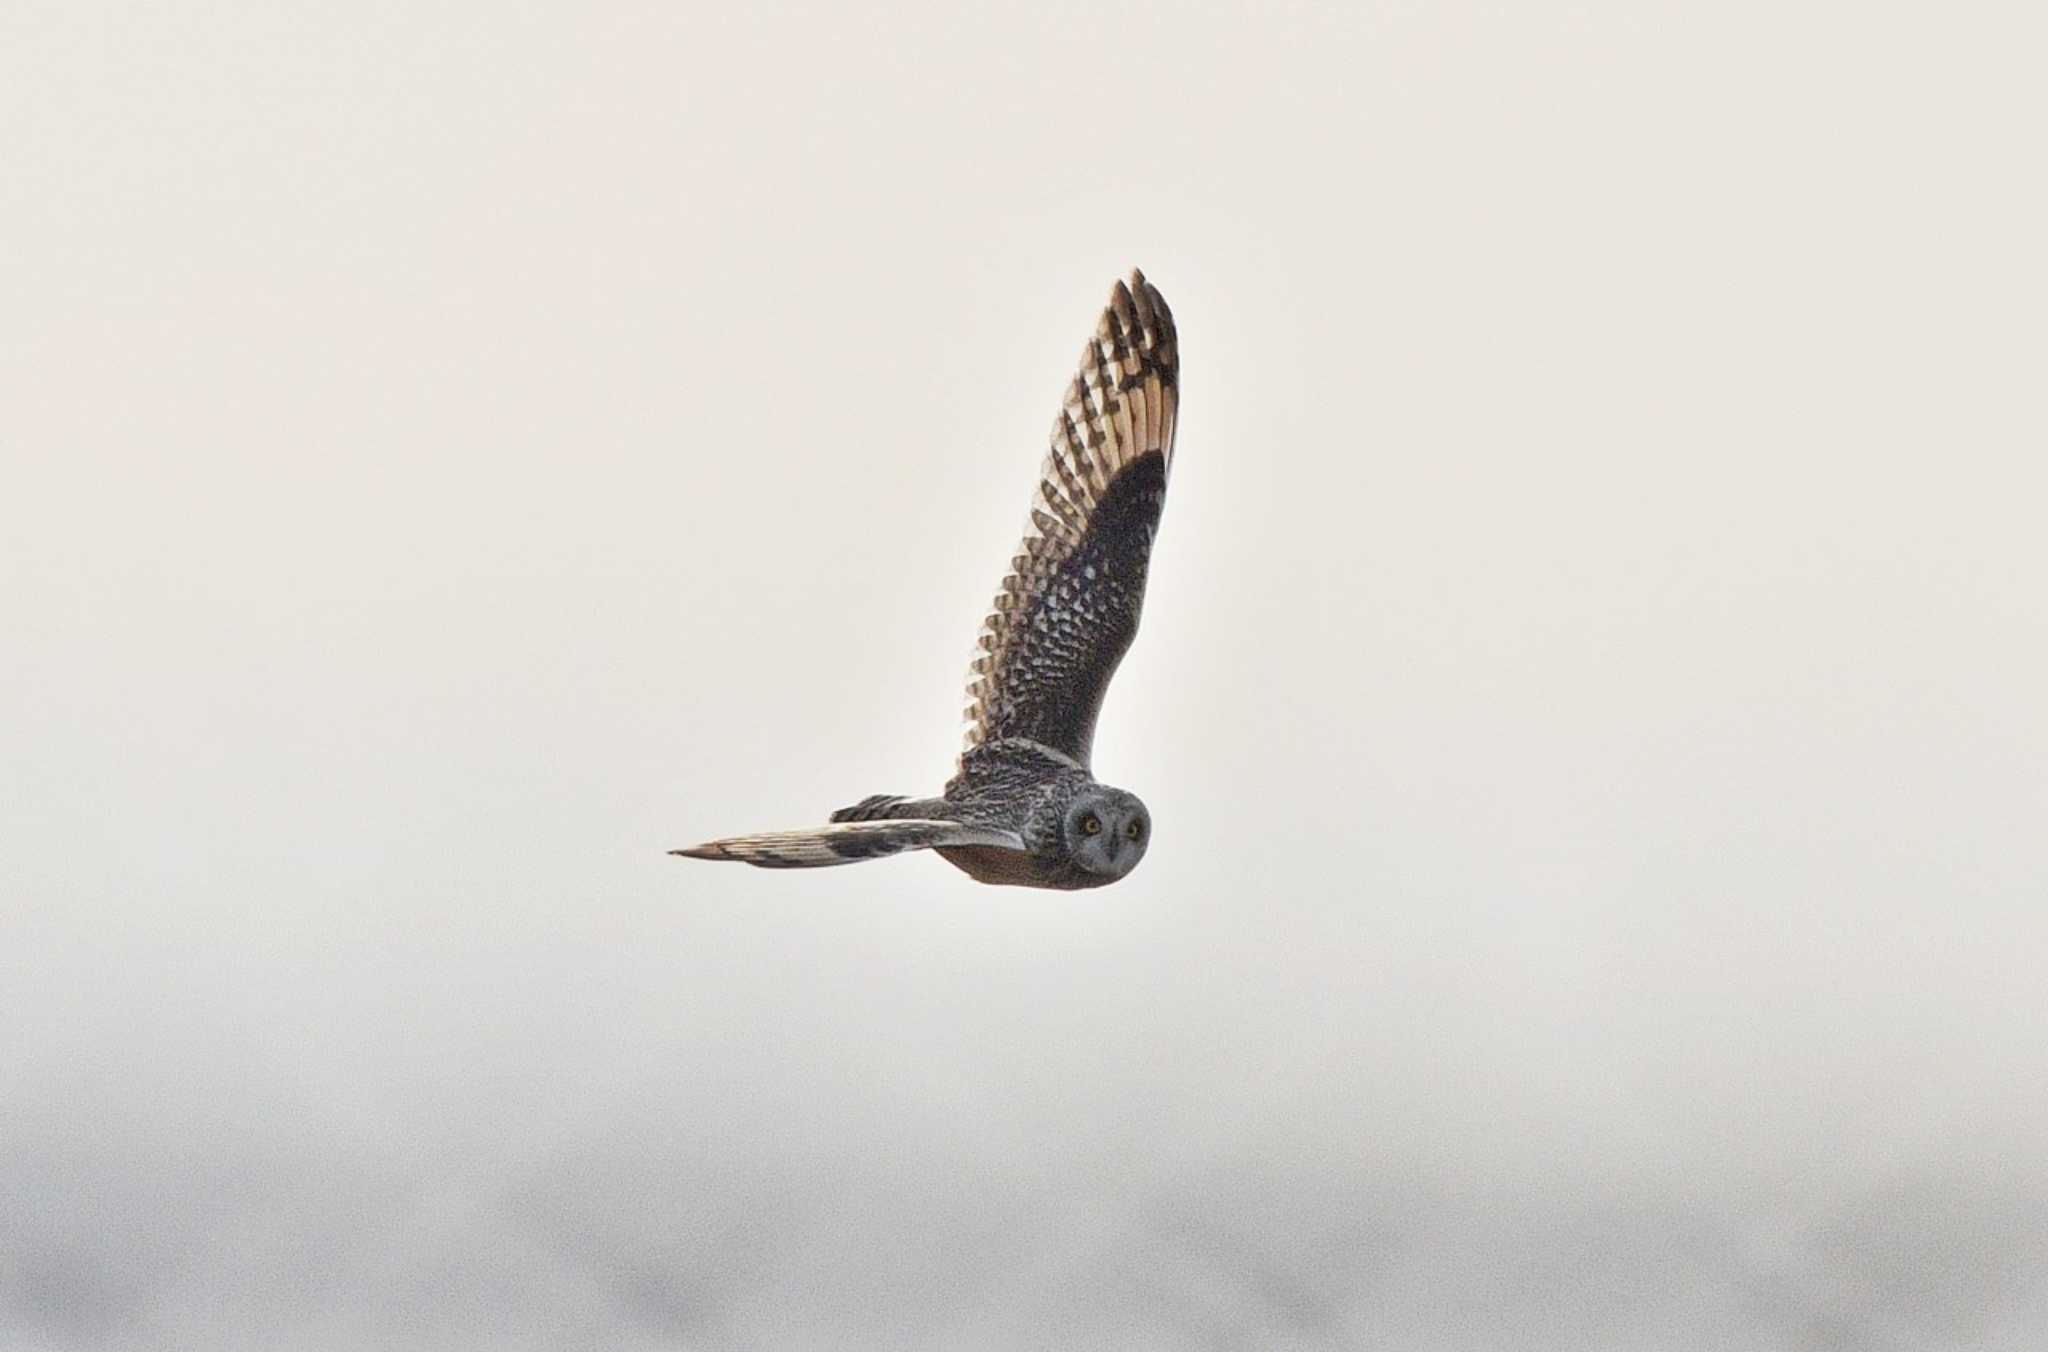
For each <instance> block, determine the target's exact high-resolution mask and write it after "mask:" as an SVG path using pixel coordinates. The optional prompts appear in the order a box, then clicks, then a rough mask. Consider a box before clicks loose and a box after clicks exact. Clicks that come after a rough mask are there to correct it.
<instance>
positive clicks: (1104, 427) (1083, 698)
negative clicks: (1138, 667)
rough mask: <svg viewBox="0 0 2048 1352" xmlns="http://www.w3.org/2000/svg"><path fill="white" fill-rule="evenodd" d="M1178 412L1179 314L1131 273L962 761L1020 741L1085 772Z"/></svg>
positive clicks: (1070, 394) (1049, 483) (1131, 625)
mask: <svg viewBox="0 0 2048 1352" xmlns="http://www.w3.org/2000/svg"><path fill="white" fill-rule="evenodd" d="M1179 402H1180V353H1179V347H1178V344H1177V342H1176V339H1175V335H1174V329H1173V315H1172V314H1171V313H1170V312H1169V311H1168V310H1167V308H1166V301H1165V299H1164V298H1163V297H1162V296H1161V295H1160V294H1159V291H1158V289H1157V288H1155V287H1154V286H1152V285H1151V283H1149V282H1147V281H1146V280H1145V275H1144V274H1143V273H1142V272H1138V271H1135V270H1134V271H1133V272H1132V273H1131V279H1130V282H1129V284H1128V285H1126V284H1125V283H1123V282H1118V283H1117V284H1116V289H1115V290H1114V291H1112V292H1111V293H1110V297H1109V303H1108V305H1107V306H1105V307H1104V309H1103V312H1102V318H1101V320H1100V321H1099V322H1098V323H1097V324H1096V326H1095V336H1094V337H1093V338H1092V339H1090V340H1089V342H1088V345H1087V346H1086V347H1085V348H1083V349H1082V352H1081V363H1080V370H1079V371H1078V372H1077V373H1076V374H1075V376H1074V379H1073V382H1072V383H1071V384H1070V385H1069V386H1068V387H1067V396H1066V400H1065V402H1064V404H1063V405H1062V407H1061V409H1060V413H1059V416H1058V417H1057V418H1055V419H1054V420H1053V425H1052V450H1051V452H1050V453H1049V454H1048V455H1047V456H1046V459H1045V467H1044V468H1043V469H1042V470H1041V471H1040V473H1039V483H1038V492H1037V494H1036V496H1035V497H1034V499H1033V501H1032V504H1031V518H1030V524H1029V527H1028V528H1027V531H1026V534H1025V537H1024V544H1023V547H1022V550H1021V552H1020V553H1019V554H1018V555H1017V557H1016V558H1015V559H1013V560H1011V564H1010V573H1009V575H1008V576H1007V577H1005V578H1004V579H1003V584H1002V588H1001V590H999V591H998V592H997V593H996V599H995V606H994V609H993V610H992V611H991V612H990V613H989V617H988V619H987V620H986V621H984V622H983V624H982V629H981V635H980V638H979V640H978V643H977V646H978V649H979V651H978V652H977V654H976V656H975V659H974V663H973V666H972V668H971V669H970V671H969V674H968V685H967V695H968V703H967V723H968V726H967V738H966V740H967V745H966V748H965V750H964V751H963V752H962V756H963V759H964V757H965V756H966V755H967V754H968V753H971V752H972V751H973V750H974V749H975V748H976V747H978V746H982V745H986V744H988V743H993V742H999V741H1004V740H1008V739H1011V738H1023V739H1027V740H1029V741H1032V742H1036V743H1039V744H1040V745H1041V746H1045V747H1050V748H1052V749H1053V750H1055V751H1058V752H1060V753H1061V754H1063V755H1066V756H1071V757H1073V759H1074V760H1075V761H1077V762H1079V763H1080V764H1081V765H1083V766H1086V765H1087V764H1088V753H1089V748H1090V746H1091V744H1092V743H1093V741H1094V738H1095V720H1096V715H1097V713H1098V712H1099V711H1100V709H1101V706H1102V697H1103V693H1104V692H1105V691H1106V690H1108V688H1109V680H1110V677H1111V676H1113V675H1115V674H1116V668H1117V664H1118V663H1119V662H1121V661H1122V660H1123V656H1124V653H1125V652H1126V651H1128V650H1129V648H1130V646H1131V641H1132V640H1133V639H1134V638H1135V637H1137V632H1138V616H1139V611H1140V609H1141V608H1142V606H1143V603H1144V599H1145V571H1146V567H1147V565H1148V564H1149V563H1150V561H1151V554H1152V540H1153V536H1154V534H1155V533H1156V532H1157V530H1158V528H1159V514H1160V511H1161V509H1162V508H1163V507H1164V506H1165V503H1166V480H1167V472H1168V470H1169V469H1170V468H1171V466H1172V462H1173V431H1174V420H1175V415H1176V413H1177V412H1178V409H1179Z"/></svg>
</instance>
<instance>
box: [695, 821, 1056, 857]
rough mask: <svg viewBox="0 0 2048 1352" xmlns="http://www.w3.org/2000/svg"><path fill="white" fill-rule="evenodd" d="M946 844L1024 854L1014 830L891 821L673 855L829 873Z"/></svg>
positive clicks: (752, 838) (766, 835)
mask: <svg viewBox="0 0 2048 1352" xmlns="http://www.w3.org/2000/svg"><path fill="white" fill-rule="evenodd" d="M940 845H986V846H994V847H996V848H998V849H1009V850H1022V849H1023V848H1024V838H1023V837H1022V836H1019V835H1017V834H1016V833H1015V832H1012V831H998V830H991V829H989V828H987V827H980V826H968V825H965V824H963V823H961V822H947V821H926V820H922V819H919V818H889V819H885V820H881V821H859V822H834V823H833V824H831V825H829V826H813V827H807V828H805V829H803V830H798V831H761V832H757V833H756V834H754V835H747V836H728V837H727V838H725V839H724V840H713V841H707V842H706V843H705V844H702V845H694V846H692V847H690V848H689V849H687V850H670V851H669V853H670V854H679V855H682V856H684V857H685V858H689V859H726V860H731V861H733V862H735V863H741V864H752V865H753V866H754V867H756V868H829V867H831V866H832V865H835V864H858V863H860V862H861V861H862V860H866V859H881V858H884V857H886V856H888V855H892V854H901V853H903V852H904V851H905V850H929V849H932V848H935V847H937V846H940Z"/></svg>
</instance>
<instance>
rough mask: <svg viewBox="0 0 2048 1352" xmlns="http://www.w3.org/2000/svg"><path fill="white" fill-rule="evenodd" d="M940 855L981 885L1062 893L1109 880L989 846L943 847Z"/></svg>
mask: <svg viewBox="0 0 2048 1352" xmlns="http://www.w3.org/2000/svg"><path fill="white" fill-rule="evenodd" d="M939 853H940V854H941V855H943V856H945V860H946V862H947V863H949V864H951V865H952V866H953V867H954V868H957V869H959V870H960V871H961V872H962V873H965V874H966V875H967V876H968V877H970V878H972V879H974V880H975V881H976V882H979V883H992V884H994V885H996V886H998V887H1045V888H1053V889H1056V890H1058V891H1062V892H1071V891H1074V890H1075V889H1077V888H1083V887H1100V886H1101V885H1102V884H1104V883H1106V882H1110V881H1112V880H1111V879H1109V878H1103V877H1096V876H1092V875H1090V874H1088V873H1086V872H1083V871H1082V870H1080V869H1077V868H1075V867H1074V866H1073V865H1072V864H1069V863H1066V862H1063V861H1061V860H1057V859H1045V858H1042V857H1041V856H1039V855H1035V854H1026V853H1024V852H1023V851H1022V850H1005V849H999V848H996V847H994V846H989V845H941V846H940V847H939Z"/></svg>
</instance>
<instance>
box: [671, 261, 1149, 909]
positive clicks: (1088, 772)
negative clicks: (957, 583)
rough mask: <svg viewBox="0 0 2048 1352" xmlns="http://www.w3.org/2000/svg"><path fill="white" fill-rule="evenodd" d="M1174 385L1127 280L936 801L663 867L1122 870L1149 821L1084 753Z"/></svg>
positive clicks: (1053, 456) (987, 632)
mask: <svg viewBox="0 0 2048 1352" xmlns="http://www.w3.org/2000/svg"><path fill="white" fill-rule="evenodd" d="M1179 389H1180V359H1179V340H1178V336H1177V334H1176V332H1175V329H1174V324H1173V316H1172V314H1171V312H1170V311H1169V310H1168V309H1167V307H1166V301H1165V299H1164V298H1163V297H1162V296H1161V295H1160V294H1159V291H1158V289H1157V288H1155V287H1153V286H1152V285H1151V284H1150V283H1149V282H1147V281H1146V280H1145V278H1144V275H1143V274H1142V273H1138V272H1133V273H1132V274H1131V279H1130V283H1129V285H1128V286H1126V285H1125V284H1124V283H1122V282H1119V283H1117V285H1116V287H1115V289H1114V290H1113V291H1112V292H1111V293H1110V299H1109V304H1108V305H1107V306H1106V307H1105V308H1104V310H1103V312H1102V316H1101V318H1100V320H1099V321H1098V322H1097V324H1096V329H1095V335H1094V337H1093V338H1091V339H1090V340H1089V342H1088V345H1087V346H1086V347H1084V348H1083V349H1082V354H1081V364H1080V370H1079V372H1078V373H1077V374H1076V375H1075V377H1074V379H1073V380H1072V381H1071V382H1070V383H1069V385H1068V387H1067V393H1066V398H1065V399H1064V400H1063V401H1062V404H1061V408H1060V413H1059V415H1058V416H1057V417H1056V418H1055V419H1054V421H1053V429H1052V449H1051V452H1050V454H1049V455H1048V456H1047V457H1046V460H1045V465H1044V468H1043V469H1042V470H1041V471H1040V474H1039V483H1038V489H1037V492H1036V493H1035V494H1034V495H1033V498H1032V505H1031V514H1030V518H1029V521H1028V523H1027V528H1026V533H1025V537H1024V543H1023V546H1022V549H1021V552H1019V553H1018V554H1017V555H1016V557H1015V558H1013V559H1012V560H1011V566H1010V571H1009V573H1008V574H1007V575H1006V576H1005V577H1004V578H1003V582H1002V585H1001V588H1000V589H999V590H998V591H997V593H996V599H995V603H994V606H993V608H992V609H991V611H990V613H989V615H988V618H987V619H986V620H985V621H984V622H983V624H982V630H981V634H980V635H979V637H978V638H977V641H976V648H977V652H976V656H975V659H974V662H973V664H972V666H971V667H970V670H969V676H968V704H967V719H968V728H967V737H966V748H965V750H963V751H962V753H961V756H960V761H959V765H958V767H957V772H956V773H955V774H954V776H953V778H952V779H951V780H950V781H948V782H947V784H946V787H945V790H944V792H943V794H942V795H941V796H939V797H937V798H901V797H895V796H891V795H877V796H875V797H871V798H865V799H863V800H861V801H860V802H859V803H856V804H854V805H853V806H852V807H848V808H842V809H840V810H839V811H838V812H835V813H833V814H832V818H831V822H830V823H829V824H828V825H826V826H822V827H814V828H809V829H802V830H795V831H773V832H764V833H761V834H757V835H750V836H733V837H729V838H727V839H724V840H714V841H711V842H709V843H708V844H704V845H699V846H696V847H695V848H693V849H688V850H677V851H674V853H676V854H682V855H688V856H690V857H692V858H698V859H729V860H735V861H738V862H741V863H748V864H753V865H755V866H757V867H761V868H815V867H820V866H825V865H832V864H847V863H855V862H859V861H861V860H867V859H876V858H880V857H882V856H884V855H889V854H897V853H900V852H902V851H905V850H918V849H933V850H937V851H938V852H939V855H940V856H941V857H942V858H944V859H945V860H946V861H947V862H949V863H951V864H952V865H953V866H954V867H956V868H958V869H960V870H961V871H963V872H965V873H966V874H968V876H970V877H972V878H974V879H976V880H977V881H979V882H985V883H999V884H1010V885H1017V886H1025V887H1044V888H1057V889H1063V890H1065V889H1075V888H1085V887H1101V886H1104V885H1106V884H1108V883H1112V882H1115V881H1117V880H1118V879H1120V878H1122V877H1124V876H1125V875H1127V874H1128V873H1129V872H1130V871H1131V870H1132V869H1133V868H1135V867H1136V866H1137V863H1138V861H1139V860H1140V859H1142V858H1143V857H1144V855H1145V851H1146V849H1147V847H1149V845H1150V844H1151V836H1152V822H1151V817H1150V814H1149V813H1147V812H1146V810H1145V805H1144V804H1143V803H1142V802H1140V801H1139V800H1138V798H1137V796H1136V795H1135V794H1132V793H1129V792H1128V791H1126V790H1123V789H1118V788H1114V787H1112V786H1110V785H1107V784H1103V783H1101V782H1100V781H1098V780H1097V779H1096V778H1095V776H1094V773H1093V771H1092V769H1091V767H1090V755H1091V752H1092V749H1093V743H1094V738H1095V723H1096V719H1097V717H1098V715H1099V714H1100V712H1101V707H1102V701H1103V697H1104V695H1105V694H1106V693H1107V692H1108V689H1109V682H1110V678H1111V677H1112V676H1114V675H1115V673H1116V669H1117V667H1118V665H1119V664H1120V663H1121V662H1122V661H1123V657H1124V654H1125V653H1126V652H1128V651H1129V650H1130V646H1131V643H1132V641H1133V640H1134V639H1135V638H1136V637H1137V632H1138V620H1139V617H1140V613H1141V611H1142V609H1143V606H1144V598H1145V581H1146V576H1147V573H1148V570H1149V567H1150V564H1151V558H1152V546H1153V541H1154V539H1155V537H1156V535H1157V533H1158V528H1159V518H1160V514H1161V512H1162V511H1163V509H1164V506H1165V502H1166V484H1167V476H1168V472H1169V470H1170V469H1171V467H1172V461H1173V437H1174V428H1175V425H1176V422H1177V418H1178V410H1179V398H1180V395H1179Z"/></svg>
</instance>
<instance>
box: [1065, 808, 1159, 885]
mask: <svg viewBox="0 0 2048 1352" xmlns="http://www.w3.org/2000/svg"><path fill="white" fill-rule="evenodd" d="M1060 833H1061V836H1062V838H1063V841H1064V843H1065V845H1066V851H1067V858H1068V859H1069V860H1071V861H1072V862H1073V864H1074V865H1075V866H1076V867H1078V868H1080V869H1081V870H1082V871H1083V872H1085V873H1088V874H1090V875H1093V876H1094V877H1096V878H1099V879H1100V880H1101V881H1103V882H1114V881H1116V880H1117V879H1118V878H1121V877H1123V876H1124V875H1125V874H1126V873H1129V872H1130V871H1131V870H1132V869H1134V868H1136V867H1137V866H1138V861H1139V860H1140V859H1143V858H1144V857H1145V847H1146V846H1148V845H1150V844H1151V843H1152V814H1151V813H1149V812H1147V811H1146V810H1145V805H1144V804H1143V803H1141V802H1139V801H1138V795H1137V794H1135V793H1130V792H1128V791H1126V790H1124V789H1113V788H1111V787H1109V785H1107V784H1090V785H1088V786H1087V787H1086V788H1084V789H1082V790H1081V791H1080V792H1079V793H1077V794H1075V795H1074V797H1073V800H1072V801H1071V802H1069V803H1068V804H1067V810H1066V815H1065V816H1064V817H1063V818H1062V819H1061V822H1060Z"/></svg>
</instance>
